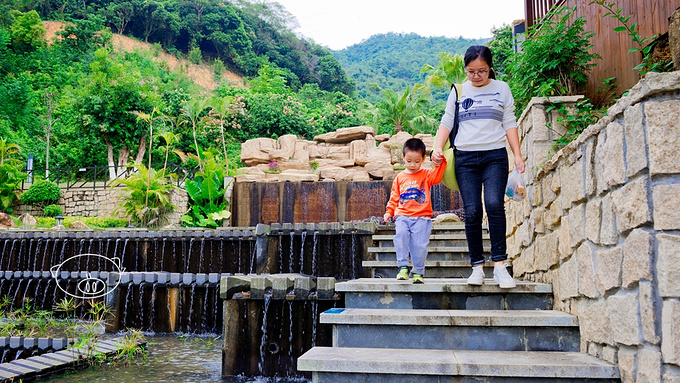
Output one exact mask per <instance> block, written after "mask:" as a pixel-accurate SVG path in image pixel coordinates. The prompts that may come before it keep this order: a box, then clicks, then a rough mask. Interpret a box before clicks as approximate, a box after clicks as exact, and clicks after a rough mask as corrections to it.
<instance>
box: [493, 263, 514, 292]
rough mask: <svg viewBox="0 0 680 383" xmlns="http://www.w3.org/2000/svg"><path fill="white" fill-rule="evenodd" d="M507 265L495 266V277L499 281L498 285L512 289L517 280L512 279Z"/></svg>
mask: <svg viewBox="0 0 680 383" xmlns="http://www.w3.org/2000/svg"><path fill="white" fill-rule="evenodd" d="M506 267H507V265H503V266H495V267H494V268H493V279H495V280H496V282H498V286H500V288H502V289H511V288H513V287H515V286H516V283H515V280H514V279H512V277H511V276H510V274H509V273H508V270H506Z"/></svg>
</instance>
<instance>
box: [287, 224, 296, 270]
mask: <svg viewBox="0 0 680 383" xmlns="http://www.w3.org/2000/svg"><path fill="white" fill-rule="evenodd" d="M294 240H295V232H293V231H291V232H290V252H289V258H288V259H289V260H288V272H289V273H291V274H292V273H293V262H295V257H294V256H293V253H294V251H295V250H294V249H293V243H294V242H295V241H294Z"/></svg>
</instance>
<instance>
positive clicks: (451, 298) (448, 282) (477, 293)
mask: <svg viewBox="0 0 680 383" xmlns="http://www.w3.org/2000/svg"><path fill="white" fill-rule="evenodd" d="M484 283H485V284H484V285H482V286H468V285H467V283H466V279H464V278H432V279H425V283H423V284H413V283H412V282H411V281H410V280H408V281H397V280H395V279H385V278H360V279H355V280H352V281H347V282H339V283H337V284H336V285H335V291H336V292H338V293H341V294H344V296H345V307H347V308H375V309H441V310H550V309H552V304H553V297H552V285H550V284H545V283H535V282H524V281H517V286H516V287H515V288H512V289H501V288H500V287H499V286H498V283H496V281H494V280H493V279H490V278H486V279H485V280H484Z"/></svg>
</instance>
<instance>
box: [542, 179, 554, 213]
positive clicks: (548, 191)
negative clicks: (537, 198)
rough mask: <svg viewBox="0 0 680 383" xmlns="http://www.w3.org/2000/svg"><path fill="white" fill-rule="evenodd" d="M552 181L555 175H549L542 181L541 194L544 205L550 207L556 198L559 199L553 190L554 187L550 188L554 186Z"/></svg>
mask: <svg viewBox="0 0 680 383" xmlns="http://www.w3.org/2000/svg"><path fill="white" fill-rule="evenodd" d="M552 179H553V175H552V174H548V175H546V176H545V177H544V178H543V180H541V181H540V182H541V192H542V193H543V197H542V199H543V205H544V206H548V205H550V204H551V203H552V202H553V201H555V198H556V197H557V194H555V192H554V191H553V190H552V187H551V186H550V185H551V184H552Z"/></svg>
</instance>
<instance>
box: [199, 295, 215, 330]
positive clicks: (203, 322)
mask: <svg viewBox="0 0 680 383" xmlns="http://www.w3.org/2000/svg"><path fill="white" fill-rule="evenodd" d="M203 286H204V287H205V295H204V296H203V311H202V312H201V328H200V332H201V333H204V332H206V329H207V327H208V292H209V290H210V289H209V288H208V286H209V285H208V284H207V283H206V284H205V285H203ZM216 303H217V302H216Z"/></svg>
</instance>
